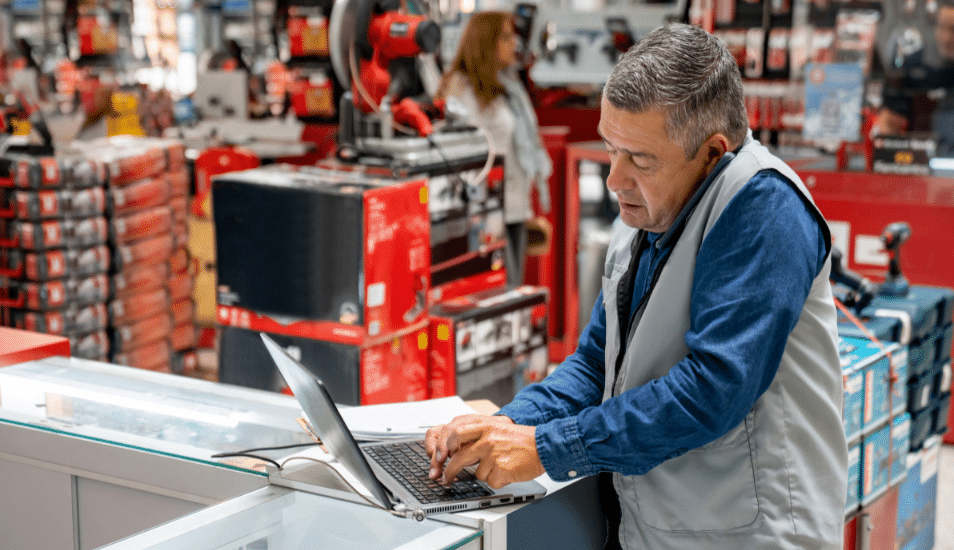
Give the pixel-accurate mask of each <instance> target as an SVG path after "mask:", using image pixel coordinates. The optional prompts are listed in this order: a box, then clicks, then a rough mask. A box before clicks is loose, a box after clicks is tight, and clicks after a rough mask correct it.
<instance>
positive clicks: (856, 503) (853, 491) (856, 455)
mask: <svg viewBox="0 0 954 550" xmlns="http://www.w3.org/2000/svg"><path fill="white" fill-rule="evenodd" d="M860 506H861V446H860V444H858V443H855V444H854V445H849V446H848V493H847V498H846V499H845V514H846V515H847V514H851V513H852V512H855V511H856V510H858V508H859V507H860Z"/></svg>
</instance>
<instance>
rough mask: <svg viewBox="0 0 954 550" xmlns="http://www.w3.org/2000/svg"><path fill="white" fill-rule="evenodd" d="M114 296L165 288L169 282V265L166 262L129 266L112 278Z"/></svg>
mask: <svg viewBox="0 0 954 550" xmlns="http://www.w3.org/2000/svg"><path fill="white" fill-rule="evenodd" d="M111 279H112V285H113V294H115V295H117V296H121V295H125V294H128V293H130V292H137V291H146V290H152V289H155V288H163V287H165V285H166V282H167V281H168V280H169V265H168V264H167V263H165V262H160V263H154V264H138V265H132V266H127V267H126V269H123V271H122V272H121V273H116V274H114V275H113V276H112V278H111Z"/></svg>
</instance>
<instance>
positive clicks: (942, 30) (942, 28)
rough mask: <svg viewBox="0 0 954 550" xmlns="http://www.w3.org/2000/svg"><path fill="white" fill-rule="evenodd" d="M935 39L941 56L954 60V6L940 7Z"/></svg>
mask: <svg viewBox="0 0 954 550" xmlns="http://www.w3.org/2000/svg"><path fill="white" fill-rule="evenodd" d="M934 39H935V40H937V50H938V52H940V54H941V57H943V58H944V59H945V60H947V61H954V8H952V7H948V6H942V7H941V8H940V9H938V11H937V24H936V25H935V27H934Z"/></svg>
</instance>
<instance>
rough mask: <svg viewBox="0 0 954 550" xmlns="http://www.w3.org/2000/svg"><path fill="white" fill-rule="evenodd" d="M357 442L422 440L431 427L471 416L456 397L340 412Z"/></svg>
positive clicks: (469, 408)
mask: <svg viewBox="0 0 954 550" xmlns="http://www.w3.org/2000/svg"><path fill="white" fill-rule="evenodd" d="M340 411H341V416H342V418H344V421H345V423H346V424H347V425H348V428H350V429H351V433H352V434H354V436H355V438H356V439H365V440H366V439H390V438H397V437H423V436H424V433H425V432H427V429H428V428H430V427H431V426H436V425H438V424H446V423H448V422H450V421H451V420H453V419H454V417H456V416H460V415H462V414H474V412H475V411H474V409H472V408H471V407H470V406H469V405H467V404H466V403H464V400H463V399H461V398H460V397H459V396H456V395H455V396H452V397H442V398H439V399H428V400H426V401H412V402H407V403H387V404H384V405H365V406H362V407H348V408H342V409H340Z"/></svg>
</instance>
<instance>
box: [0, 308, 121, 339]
mask: <svg viewBox="0 0 954 550" xmlns="http://www.w3.org/2000/svg"><path fill="white" fill-rule="evenodd" d="M10 318H11V320H12V321H13V327H14V328H19V329H23V330H29V331H33V332H43V333H46V334H59V335H63V336H68V335H71V334H80V333H88V332H92V331H95V330H100V329H105V328H106V327H107V326H108V325H109V314H108V313H107V311H106V305H105V304H94V305H91V306H86V307H80V308H67V309H63V310H58V311H43V312H40V311H23V310H11V312H10Z"/></svg>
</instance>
